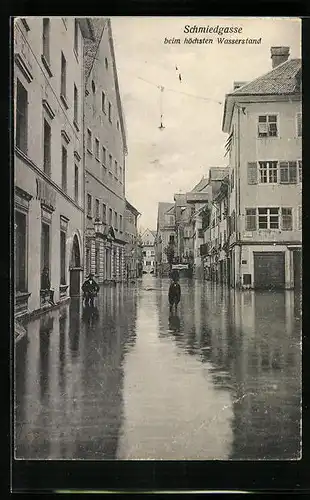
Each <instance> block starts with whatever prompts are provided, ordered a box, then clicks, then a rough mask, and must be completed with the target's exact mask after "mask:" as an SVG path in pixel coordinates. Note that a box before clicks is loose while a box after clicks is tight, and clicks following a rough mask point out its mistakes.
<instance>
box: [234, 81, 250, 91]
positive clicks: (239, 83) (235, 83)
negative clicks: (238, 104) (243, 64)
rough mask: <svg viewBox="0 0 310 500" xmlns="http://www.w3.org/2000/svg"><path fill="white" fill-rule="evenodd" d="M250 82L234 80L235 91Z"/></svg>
mask: <svg viewBox="0 0 310 500" xmlns="http://www.w3.org/2000/svg"><path fill="white" fill-rule="evenodd" d="M246 83H248V82H234V91H235V90H237V89H240V87H243V85H245V84H246Z"/></svg>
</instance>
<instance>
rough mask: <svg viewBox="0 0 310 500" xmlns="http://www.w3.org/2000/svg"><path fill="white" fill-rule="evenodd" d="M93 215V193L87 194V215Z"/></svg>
mask: <svg viewBox="0 0 310 500" xmlns="http://www.w3.org/2000/svg"><path fill="white" fill-rule="evenodd" d="M91 216H92V206H91V195H90V194H87V217H91Z"/></svg>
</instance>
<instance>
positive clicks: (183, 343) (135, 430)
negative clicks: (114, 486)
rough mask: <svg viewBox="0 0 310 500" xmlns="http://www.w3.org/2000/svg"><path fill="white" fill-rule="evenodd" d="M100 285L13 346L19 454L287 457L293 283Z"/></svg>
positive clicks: (296, 310)
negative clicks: (175, 289)
mask: <svg viewBox="0 0 310 500" xmlns="http://www.w3.org/2000/svg"><path fill="white" fill-rule="evenodd" d="M168 288H169V280H165V279H163V280H160V279H157V278H155V277H152V276H145V277H144V278H143V280H142V282H140V284H138V285H130V286H121V285H117V286H116V287H105V288H103V289H102V290H101V291H100V294H99V297H98V302H97V304H96V307H97V310H96V311H95V313H96V314H95V315H93V312H94V311H93V312H92V314H89V311H86V312H85V310H84V309H83V307H82V304H81V302H80V300H79V299H74V300H72V301H71V304H70V306H69V305H66V306H64V307H62V308H61V309H59V310H55V311H53V312H52V313H50V314H49V315H47V316H44V317H41V318H40V319H37V320H35V321H33V322H31V323H30V324H29V325H28V338H29V342H28V344H27V343H26V344H24V346H23V347H22V348H21V349H20V351H19V352H18V353H16V360H18V361H17V362H16V365H17V366H18V370H17V376H16V395H17V396H16V444H17V452H16V453H17V456H18V457H23V458H32V459H34V458H54V459H59V458H67V459H68V458H74V459H83V458H84V459H115V458H117V459H167V460H169V459H171V460H174V459H176V460H182V459H193V460H195V459H197V460H208V459H210V460H212V459H234V460H238V459H290V458H291V459H292V458H296V457H298V455H299V448H300V445H299V443H300V398H301V378H300V377H301V350H300V342H301V332H300V328H301V313H300V296H298V295H297V294H295V293H294V292H292V291H283V292H273V293H270V292H253V291H245V292H242V293H239V292H238V291H235V290H229V289H227V288H225V287H222V286H220V285H216V284H211V283H208V282H205V283H204V282H197V281H187V280H185V279H184V280H181V289H182V296H181V302H180V304H179V307H178V310H177V312H176V313H175V312H174V313H172V314H171V313H170V311H169V303H168Z"/></svg>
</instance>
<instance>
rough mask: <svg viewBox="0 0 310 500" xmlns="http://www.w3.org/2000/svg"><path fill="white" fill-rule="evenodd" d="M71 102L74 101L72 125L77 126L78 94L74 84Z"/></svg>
mask: <svg viewBox="0 0 310 500" xmlns="http://www.w3.org/2000/svg"><path fill="white" fill-rule="evenodd" d="M73 100H74V118H73V120H74V123H75V125H77V124H78V121H79V115H78V110H79V94H78V89H77V87H76V85H75V84H74V96H73Z"/></svg>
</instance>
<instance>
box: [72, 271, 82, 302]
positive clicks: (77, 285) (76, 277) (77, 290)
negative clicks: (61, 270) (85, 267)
mask: <svg viewBox="0 0 310 500" xmlns="http://www.w3.org/2000/svg"><path fill="white" fill-rule="evenodd" d="M80 274H81V269H70V297H78V296H79V295H80V294H81V282H80Z"/></svg>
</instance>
